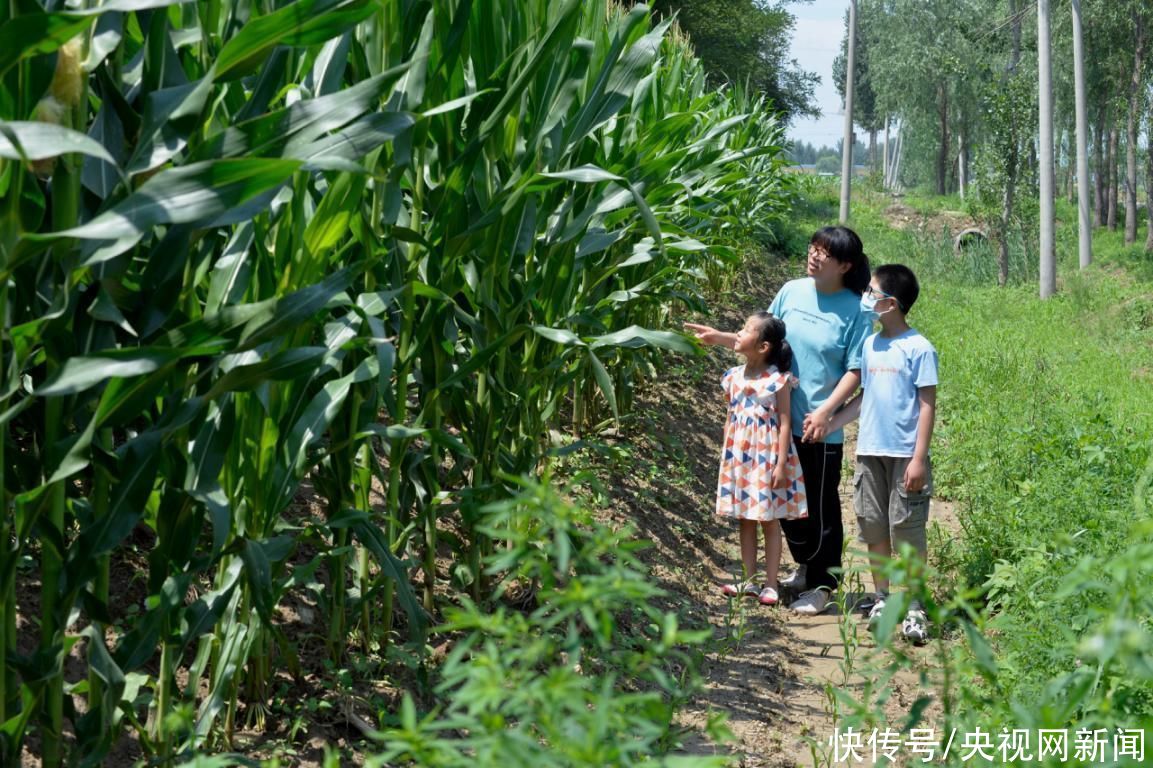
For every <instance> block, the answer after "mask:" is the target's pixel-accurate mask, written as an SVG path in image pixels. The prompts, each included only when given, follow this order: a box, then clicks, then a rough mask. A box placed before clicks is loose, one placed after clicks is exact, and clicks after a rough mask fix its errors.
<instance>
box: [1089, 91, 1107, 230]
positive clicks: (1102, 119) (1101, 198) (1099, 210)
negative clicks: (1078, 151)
mask: <svg viewBox="0 0 1153 768" xmlns="http://www.w3.org/2000/svg"><path fill="white" fill-rule="evenodd" d="M1107 114H1108V112H1107V111H1106V109H1105V103H1104V101H1102V103H1101V106H1100V107H1098V108H1097V135H1096V137H1095V138H1094V140H1093V165H1094V167H1095V168H1096V169H1097V172H1096V173H1095V174H1093V175H1094V177H1095V178H1094V184H1093V191H1094V195H1093V215H1094V219H1095V220H1096V222H1097V226H1098V227H1103V226H1105V208H1106V206H1105V200H1106V197H1107V195H1106V192H1105V184H1106V182H1107V180H1108V178H1109V173H1108V171H1107V169H1108V167H1109V166H1108V164H1107V163H1108V161H1107V159H1106V157H1105V135H1106V129H1105V126H1106V125H1108V119H1107Z"/></svg>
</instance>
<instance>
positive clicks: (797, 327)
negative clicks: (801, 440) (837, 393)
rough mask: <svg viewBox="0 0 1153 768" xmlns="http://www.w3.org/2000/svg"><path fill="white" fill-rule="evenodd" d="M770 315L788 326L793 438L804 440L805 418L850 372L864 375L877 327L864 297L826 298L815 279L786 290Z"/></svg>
mask: <svg viewBox="0 0 1153 768" xmlns="http://www.w3.org/2000/svg"><path fill="white" fill-rule="evenodd" d="M769 312H771V313H772V314H773V315H774V316H776V317H779V318H780V319H781V320H783V321H784V322H785V329H786V330H785V339H786V340H787V341H788V342H789V346H790V347H792V348H793V369H792V370H793V375H795V376H796V377H797V380H798V382H799V385H798V387H797V389H795V390H793V397H792V402H791V405H792V408H791V409H790V411H791V414H792V419H793V432H794V433H795V434H797V435H800V434H801V431H802V424H803V423H804V418H805V414H807V413H812V412H813V411H814V410H816V409H817V408H819V407H820V406H821V405H822V404H823V403H824V402H825V401H826V400H828V399H829V395H831V394H832V393H833V390H834V389H835V388H836V386H837V382H839V381H840V380H841V377H842V376H844V375H845V373H847V372H848V371H858V370H860V369H861V349H862V346H863V345H864V343H865V338H866V337H867V336H868V335H869V334H870V333H872V330H873V324H872V323H871V322H870V321H869V318H868V316H867V315H865V314H864V313H862V312H861V297H860V296H858V295H857V294H855V293H853V292H852V291H850V290H849V289H847V288H844V289H842V290H840V291H837V292H836V293H821V292H819V291H818V290H817V288H816V285H815V284H814V283H813V279H812V278H811V277H804V278H801V279H799V280H790V281H789V282H787V283H785V284H784V286H782V287H781V290H780V292H778V293H777V296H776V298H774V299H773V303H772V304H771V305H770V306H769ZM844 441H845V433H844V430H840V429H838V430H837V431H836V432H830V433H829V434H828V436H827V437H826V438H825V442H827V443H843V442H844Z"/></svg>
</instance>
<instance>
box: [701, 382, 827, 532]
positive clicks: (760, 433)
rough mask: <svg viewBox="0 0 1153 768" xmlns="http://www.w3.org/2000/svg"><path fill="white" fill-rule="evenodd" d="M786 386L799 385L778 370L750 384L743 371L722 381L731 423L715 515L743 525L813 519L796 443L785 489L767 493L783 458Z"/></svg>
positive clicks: (727, 428) (788, 463)
mask: <svg viewBox="0 0 1153 768" xmlns="http://www.w3.org/2000/svg"><path fill="white" fill-rule="evenodd" d="M786 386H787V387H795V386H797V379H796V377H795V376H793V375H792V374H791V373H781V372H780V371H778V370H777V368H776V366H772V367H770V368H769V370H767V371H765V372H764V373H762V374H760V375H758V376H754V377H753V378H746V377H745V367H744V366H743V365H739V366H737V367H736V368H732V369H730V370H729V371H727V372H726V373H725V375H724V376H723V377H722V378H721V388H722V389H724V391H725V395H726V396H727V397H728V399H729V420H728V422H727V423H726V424H725V443H724V446H725V447H724V451H723V452H722V454H721V471H720V478H719V480H718V482H717V515H719V516H721V517H735V518H739V519H742V520H779V519H781V518H785V519H789V520H796V519H799V518H802V517H808V516H809V507H808V504H807V503H806V501H805V482H804V478H803V477H802V476H801V463H800V461H799V460H798V458H797V449H796V447H795V446H794V445H793V441H792V440H790V441H789V453H788V455H787V456H786V457H784V461H785V468H786V485H785V487H784V488H770V487H769V484H770V482H771V481H772V473H773V467H775V466H776V464H777V461H778V458H779V453H780V451H779V450H778V447H777V434H778V427H779V425H780V417H779V416H778V414H777V392H778V391H780V389H781V387H786Z"/></svg>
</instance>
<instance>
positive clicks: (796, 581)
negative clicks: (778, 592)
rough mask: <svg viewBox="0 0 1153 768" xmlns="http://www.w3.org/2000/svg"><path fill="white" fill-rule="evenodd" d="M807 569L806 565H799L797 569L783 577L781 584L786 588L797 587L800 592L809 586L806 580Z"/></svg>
mask: <svg viewBox="0 0 1153 768" xmlns="http://www.w3.org/2000/svg"><path fill="white" fill-rule="evenodd" d="M805 571H806V568H805V566H804V565H798V566H797V570H795V571H793V572H792V573H791V574H790V575H789V576H787V577H786V578H783V579H781V586H782V587H784V588H785V589H795V590H797V591H798V592H801V591H804V589H805V587H806V586H808V584H807V583H806V582H805V575H806V574H805Z"/></svg>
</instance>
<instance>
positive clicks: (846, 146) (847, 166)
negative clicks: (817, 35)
mask: <svg viewBox="0 0 1153 768" xmlns="http://www.w3.org/2000/svg"><path fill="white" fill-rule="evenodd" d="M848 35H849V60H848V62H847V64H848V66H846V67H845V138H844V141H843V142H842V143H841V223H842V224H845V223H847V222H848V221H849V187H850V180H851V177H852V173H853V69H854V67H856V64H857V0H849V30H848Z"/></svg>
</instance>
